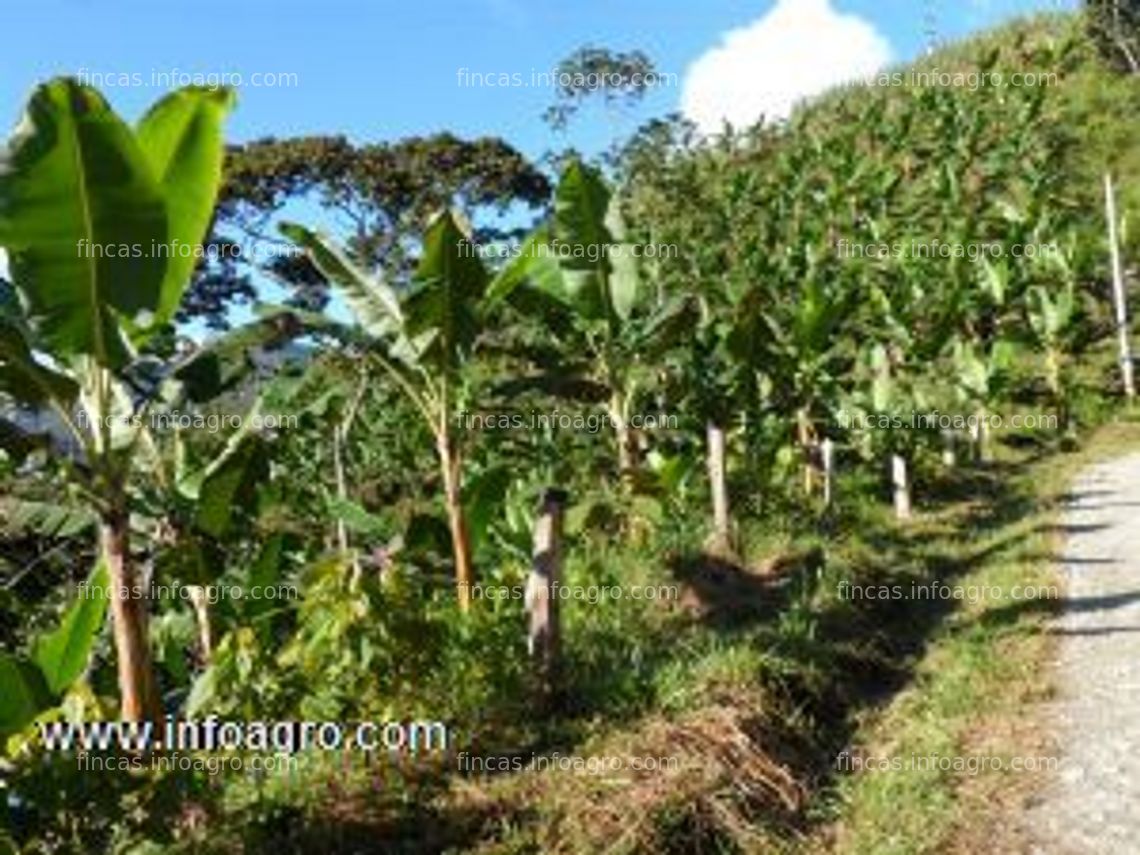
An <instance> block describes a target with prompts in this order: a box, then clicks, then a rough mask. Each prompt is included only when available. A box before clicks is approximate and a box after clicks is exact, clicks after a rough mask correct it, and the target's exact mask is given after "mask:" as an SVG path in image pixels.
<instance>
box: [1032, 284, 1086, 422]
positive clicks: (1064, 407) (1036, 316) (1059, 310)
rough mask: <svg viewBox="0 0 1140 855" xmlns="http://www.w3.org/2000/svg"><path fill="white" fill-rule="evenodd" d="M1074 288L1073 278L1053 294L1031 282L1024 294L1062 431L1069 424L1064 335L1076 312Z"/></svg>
mask: <svg viewBox="0 0 1140 855" xmlns="http://www.w3.org/2000/svg"><path fill="white" fill-rule="evenodd" d="M1076 306H1077V301H1076V290H1075V288H1074V286H1073V281H1072V279H1067V280H1066V281H1065V283H1064V284H1063V285H1062V286H1061V287H1060V288H1058V289H1056V290H1055V291H1054V292H1053V293H1050V291H1049V289H1047V288H1046V287H1045V286H1043V285H1034V286H1032V287H1031V288H1029V289H1028V290H1027V291H1026V293H1025V314H1026V318H1027V320H1028V322H1029V328H1030V330H1032V332H1033V336H1034V338H1035V339H1036V342H1037V345H1038V347H1040V348H1041V351H1042V353H1043V355H1044V358H1045V385H1046V387H1047V388H1048V390H1049V395H1050V397H1051V398H1052V399H1053V403H1054V404H1055V406H1056V407H1057V414H1058V416H1059V420H1060V423H1061V427H1062V429H1063V430H1067V429H1068V427H1069V410H1068V397H1067V382H1066V366H1067V359H1066V354H1065V336H1066V334H1067V333H1068V331H1069V329H1070V327H1071V325H1072V322H1073V319H1074V317H1075V315H1076Z"/></svg>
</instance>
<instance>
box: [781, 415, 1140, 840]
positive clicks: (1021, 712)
mask: <svg viewBox="0 0 1140 855" xmlns="http://www.w3.org/2000/svg"><path fill="white" fill-rule="evenodd" d="M1137 447H1140V424H1137V423H1136V422H1135V421H1121V422H1118V423H1114V424H1110V425H1107V426H1105V427H1103V428H1101V429H1100V430H1099V431H1097V432H1096V433H1094V434H1093V435H1091V436H1090V437H1089V438H1088V439H1087V441H1086V443H1085V444H1084V446H1083V448H1082V450H1081V451H1079V452H1077V453H1073V454H1061V455H1053V456H1049V457H1047V458H1045V459H1043V460H1040V461H1038V462H1034V463H1031V464H1029V465H1025V464H1018V463H1017V462H1015V461H1011V460H1006V461H1003V462H1002V463H1001V464H999V465H998V468H997V470H996V471H995V475H996V474H997V473H1002V474H1001V475H1000V476H998V477H1001V478H1004V479H1008V481H1007V483H1006V485H1005V488H1006V489H1005V495H1006V499H1007V500H1006V501H1005V502H999V503H998V504H997V505H996V506H994V507H993V508H992V509H991V513H990V514H988V515H987V516H979V517H978V518H977V519H976V520H975V522H974V524H972V525H971V524H969V523H968V521H967V520H966V519H961V517H960V514H962V513H963V512H965V513H966V514H967V515H969V514H970V513H971V511H970V510H969V509H968V507H965V508H964V507H953V508H948V509H946V511H945V512H944V513H945V515H946V516H948V517H952V518H953V517H958V518H959V519H961V522H962V525H963V527H962V529H961V534H960V535H959V536H958V537H957V538H956V541H957V544H958V546H960V547H961V549H962V553H961V555H962V559H961V560H962V561H963V562H964V563H965V565H966V566H967V567H968V569H967V570H966V572H964V573H963V574H962V575H961V576H960V577H959V578H957V579H955V581H954V584H957V585H965V586H996V587H1000V588H1001V589H1003V590H1004V591H1007V592H1008V591H1010V589H1011V588H1012V587H1013V586H1015V585H1020V586H1023V587H1025V586H1033V587H1036V588H1039V589H1040V588H1045V589H1046V591H1047V592H1048V589H1049V588H1050V587H1054V588H1056V589H1057V590H1059V591H1060V584H1061V583H1060V578H1059V576H1058V574H1057V571H1056V566H1055V563H1054V560H1055V558H1056V556H1057V555H1058V554H1059V553H1058V548H1059V546H1060V539H1061V534H1060V532H1059V530H1058V528H1057V516H1058V512H1059V510H1060V508H1061V506H1062V504H1063V501H1064V497H1065V494H1066V492H1067V489H1068V484H1069V483H1070V482H1071V480H1072V479H1073V477H1074V476H1075V475H1076V474H1077V473H1078V472H1079V471H1080V470H1082V469H1084V468H1085V467H1086V466H1088V465H1090V464H1091V463H1093V462H1095V461H1098V460H1103V459H1109V458H1112V457H1114V456H1118V455H1119V454H1122V453H1124V452H1125V451H1128V450H1135V449H1136V448H1137ZM1027 497H1028V498H1029V499H1030V500H1031V501H1030V502H1029V503H1025V502H1023V501H1022V500H1023V499H1024V498H1027ZM1026 510H1028V512H1024V511H1026ZM1003 517H1005V518H1004V519H1003ZM915 534H916V536H921V534H920V533H919V532H917V531H916V532H915ZM1060 593H1061V596H1063V591H1060ZM1059 607H1060V601H1059V600H1058V599H1056V598H1053V597H1051V596H1044V597H1039V598H1036V599H1021V600H1010V599H1005V600H996V599H991V598H985V599H983V598H980V597H979V598H978V599H977V601H976V602H970V601H969V600H963V601H961V602H958V603H956V608H954V609H953V611H952V612H950V613H949V614H948V615H947V616H946V618H945V620H944V621H943V622H942V623H941V625H940V626H939V627H938V629H937V630H936V631H935V633H934V634H933V635H932V636H931V638H930V640H929V643H928V645H927V648H926V650H925V651H924V653H923V654H922V656H921V658H920V659H919V660H918V661H917V663H916V665H915V668H914V676H913V679H912V680H911V682H910V684H909V685H908V686H907V687H906V688H905V689H904V690H903V691H902V692H900V693H899V694H898V695H896V696H895V697H893V698H891V699H890V702H889V703H887V704H885V705H883V706H881V707H872V708H869V709H868V710H866V712H865V713H864V714H863V715H861V716H860V720H859V723H858V727H857V730H856V732H855V734H854V735H853V739H852V744H851V746H850V748H849V750H850V751H851V755H852V756H854V757H858V758H862V759H864V760H865V761H870V762H871V763H874V762H875V761H878V762H882V761H891V760H895V761H896V764H895V765H896V766H901V768H894V767H892V768H890V769H887V770H883V771H880V770H878V769H873V768H872V769H868V768H867V766H868V763H866V762H865V763H864V764H863V766H862V768H863V769H864V771H862V772H856V773H853V774H848V775H843V776H841V777H839V778H837V779H836V783H835V784H834V786H833V787H831V788H829V792H828V793H827V794H826V795H825V796H824V798H823V800H822V804H823V805H825V807H824V808H823V810H822V811H821V813H822V815H824V816H826V817H828V819H829V821H828V822H826V823H825V824H824V825H823V826H822V828H821V829H820V830H819V831H817V832H816V833H815V834H813V835H811V836H810V837H809V838H808V839H807V840H805V841H804V843H803V845H802V846H801V847H800V851H801V852H805V853H807V852H819V851H831V852H840V853H847V852H850V853H884V855H886V854H887V853H921V852H933V851H940V852H942V851H963V852H966V851H982V850H984V851H991V852H993V851H1011V852H1012V851H1025V845H1024V844H1025V841H1026V840H1027V837H1026V833H1027V830H1026V829H1025V828H1023V827H1021V826H1020V824H1019V821H1018V809H1019V807H1020V806H1021V805H1023V804H1024V801H1025V799H1027V798H1029V797H1030V796H1031V795H1032V793H1033V792H1035V791H1037V790H1038V789H1039V788H1040V787H1041V786H1042V785H1043V783H1044V782H1045V781H1046V780H1047V776H1048V775H1049V774H1051V770H1054V771H1055V768H1056V767H1055V766H1053V765H1051V764H1052V763H1054V762H1056V761H1055V760H1054V758H1056V757H1057V754H1056V749H1055V746H1053V745H1052V744H1051V743H1050V740H1049V737H1048V734H1046V733H1043V732H1042V731H1041V729H1040V728H1039V727H1038V726H1037V725H1036V724H1035V723H1034V721H1033V717H1032V710H1033V706H1034V704H1036V703H1039V702H1040V701H1042V700H1045V699H1046V698H1047V697H1048V696H1049V693H1050V691H1051V688H1050V685H1051V676H1050V674H1049V671H1048V666H1049V662H1050V659H1051V651H1052V649H1053V639H1052V637H1051V636H1050V635H1049V634H1048V633H1047V632H1045V631H1044V625H1045V622H1046V621H1047V619H1048V618H1049V617H1050V616H1051V615H1052V614H1054V613H1055V612H1056V610H1057V609H1058V608H1059ZM1027 713H1028V715H1027ZM983 757H985V758H1000V760H1001V761H1002V766H1003V768H1002V769H990V768H987V769H979V768H978V764H979V763H980V762H981V761H980V758H983ZM912 758H936V762H935V761H932V760H930V759H927V760H926V761H925V766H926V768H923V769H916V768H913V767H914V766H918V765H920V764H919V763H918V762H912ZM937 758H945V759H944V760H941V759H937ZM959 758H960V759H959ZM1015 760H1016V762H1018V763H1020V764H1021V765H1022V766H1024V767H1027V768H1025V769H1023V770H1019V771H1015V770H1013V769H1011V768H1009V767H1010V764H1011V763H1013V762H1014V761H1015ZM955 763H956V764H957V765H958V766H959V767H963V768H958V769H957V770H955V769H953V768H950V769H945V770H944V769H940V768H931V767H936V764H937V765H942V764H947V765H953V764H955ZM837 765H844V766H845V767H846V768H848V769H853V768H854V769H857V768H859V765H858V764H857V763H856V762H853V761H846V760H845V761H841V762H840V764H837ZM908 766H909V767H910V768H908ZM971 766H972V768H973V770H974V771H971ZM1029 767H1032V768H1029Z"/></svg>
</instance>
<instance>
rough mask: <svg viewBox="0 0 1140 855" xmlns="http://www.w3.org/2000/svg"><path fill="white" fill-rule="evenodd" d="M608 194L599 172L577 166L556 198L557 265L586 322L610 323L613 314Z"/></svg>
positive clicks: (574, 164) (560, 185)
mask: <svg viewBox="0 0 1140 855" xmlns="http://www.w3.org/2000/svg"><path fill="white" fill-rule="evenodd" d="M609 205H610V191H609V189H608V188H607V187H606V184H605V181H603V180H602V177H601V175H599V174H598V172H597V171H596V170H594V169H592V168H590V167H588V166H586V165H585V164H583V163H581V162H580V161H577V160H575V161H573V162H572V163H571V164H570V165H569V166H568V167H567V168H566V171H565V172H564V173H563V174H562V178H561V180H560V181H559V182H558V189H557V190H556V192H555V197H554V228H553V230H552V238H553V239H554V240H555V241H556V242H557V243H558V244H562V245H564V246H563V247H555V248H556V249H557V250H558V262H559V266H560V267H561V270H562V274H563V276H564V277H565V284H564V288H565V290H566V292H567V294H568V295H569V297H570V300H571V301H572V302H573V303H574V305H575V306H576V307H577V309H578V312H579V313H580V314H582V315H583V316H584V317H586V318H591V319H596V320H603V319H608V318H609V316H610V312H613V311H615V310H614V306H613V303H612V301H611V297H610V294H609V293H608V290H609V282H608V280H609V276H610V272H611V267H610V262H609V259H608V258H607V254H608V252H609V247H610V244H611V243H613V240H612V237H611V235H610V233H609V230H608V229H607V228H606V224H605V221H606V214H607V213H608V211H609Z"/></svg>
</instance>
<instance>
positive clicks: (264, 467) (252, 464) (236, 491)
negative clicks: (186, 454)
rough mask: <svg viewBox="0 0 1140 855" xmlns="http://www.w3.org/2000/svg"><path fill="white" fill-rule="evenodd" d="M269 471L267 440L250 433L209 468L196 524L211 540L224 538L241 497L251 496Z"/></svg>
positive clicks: (231, 445) (202, 485) (201, 491)
mask: <svg viewBox="0 0 1140 855" xmlns="http://www.w3.org/2000/svg"><path fill="white" fill-rule="evenodd" d="M268 472H269V461H268V458H267V456H266V451H265V441H264V440H263V439H262V438H261V437H259V436H257V435H256V434H251V433H247V434H244V435H242V436H241V438H240V439H239V440H238V441H237V442H236V443H234V442H231V443H230V444H229V445H228V446H227V447H226V450H225V451H224V452H223V453H222V454H221V455H220V456H219V457H218V458H217V459H216V460H215V461H214V462H213V463H211V464H210V466H209V468H208V469H207V471H206V473H205V476H204V477H203V479H202V482H201V486H200V487H199V488H198V507H197V509H196V512H195V516H194V523H195V525H196V526H197V527H198V528H199V529H201V530H202V531H204V532H205V533H206V534H208V535H210V536H211V537H222V536H224V535H225V534H226V532H228V531H229V528H230V525H231V523H232V522H233V518H234V514H235V512H236V511H237V510H238V509H239V508H240V507H241V504H242V503H241V499H242V497H249V496H251V495H252V490H253V488H254V487H255V486H256V485H257V484H258V483H260V482H261V481H263V480H264V479H265V478H266V477H267V475H268Z"/></svg>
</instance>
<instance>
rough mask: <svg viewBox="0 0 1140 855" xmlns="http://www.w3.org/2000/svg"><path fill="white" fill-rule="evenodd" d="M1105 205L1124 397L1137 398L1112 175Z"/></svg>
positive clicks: (1107, 177) (1108, 175)
mask: <svg viewBox="0 0 1140 855" xmlns="http://www.w3.org/2000/svg"><path fill="white" fill-rule="evenodd" d="M1104 205H1105V214H1106V216H1107V217H1108V246H1109V250H1110V251H1111V253H1112V294H1113V299H1114V301H1115V303H1116V328H1117V332H1118V333H1119V335H1120V369H1121V373H1122V376H1123V378H1124V395H1125V397H1126V398H1128V400H1129V401H1132V400H1133V399H1135V397H1136V381H1135V379H1134V376H1133V367H1132V342H1131V339H1130V336H1129V331H1128V302H1127V300H1126V299H1125V295H1124V265H1123V264H1122V263H1121V261H1120V238H1119V235H1118V234H1117V231H1116V191H1115V189H1114V188H1113V185H1112V173H1110V172H1106V173H1105V174H1104Z"/></svg>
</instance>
